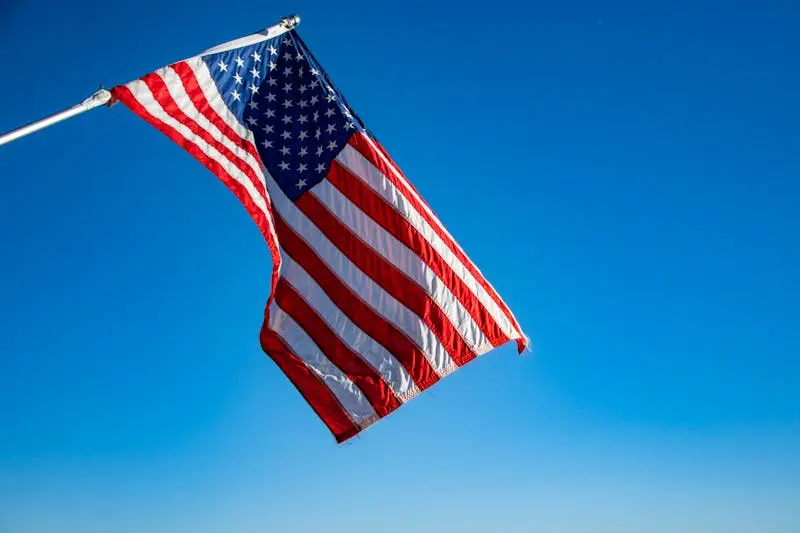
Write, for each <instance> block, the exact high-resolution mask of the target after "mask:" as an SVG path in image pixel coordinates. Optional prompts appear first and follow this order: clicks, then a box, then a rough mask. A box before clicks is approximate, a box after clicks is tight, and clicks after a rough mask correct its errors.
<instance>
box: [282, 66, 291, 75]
mask: <svg viewBox="0 0 800 533" xmlns="http://www.w3.org/2000/svg"><path fill="white" fill-rule="evenodd" d="M291 73H292V67H286V68H285V69H283V75H284V76H288V75H290V74H291Z"/></svg>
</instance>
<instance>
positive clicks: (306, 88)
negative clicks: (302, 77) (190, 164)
mask: <svg viewBox="0 0 800 533" xmlns="http://www.w3.org/2000/svg"><path fill="white" fill-rule="evenodd" d="M297 90H298V91H300V94H303V93H304V92H306V91H307V90H308V87H307V86H306V85H301V86H300V88H299V89H297Z"/></svg>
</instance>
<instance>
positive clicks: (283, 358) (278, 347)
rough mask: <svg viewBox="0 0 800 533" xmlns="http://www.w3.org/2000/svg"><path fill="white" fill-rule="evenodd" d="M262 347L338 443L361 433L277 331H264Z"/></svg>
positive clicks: (331, 393) (315, 375) (325, 387)
mask: <svg viewBox="0 0 800 533" xmlns="http://www.w3.org/2000/svg"><path fill="white" fill-rule="evenodd" d="M261 347H262V349H263V350H264V352H266V354H267V355H269V357H270V358H271V359H272V360H273V361H275V364H277V365H278V368H280V369H281V371H282V372H283V373H284V374H285V375H286V377H288V378H289V381H291V382H292V384H293V385H294V386H295V388H296V389H297V391H298V392H299V393H300V394H301V395H302V396H303V398H305V400H306V402H308V404H309V405H310V406H311V408H312V409H313V410H314V412H315V413H317V416H319V417H320V418H321V419H322V422H323V423H324V424H325V425H326V426H327V427H328V429H329V430H330V432H331V433H333V435H334V437H335V438H336V442H344V441H346V440H347V439H349V438H350V437H353V436H355V435H356V434H358V432H359V431H361V429H360V428H359V427H358V426H356V425H355V423H353V421H352V420H351V419H350V417H349V416H348V415H347V412H346V411H345V409H344V408H343V407H342V406H341V404H340V403H339V400H338V399H337V398H336V396H334V394H333V392H331V390H330V389H329V388H328V387H327V386H326V385H325V383H324V382H323V381H322V380H321V379H320V378H319V376H318V375H317V374H316V373H315V372H314V371H313V370H311V369H310V368H308V366H306V364H305V363H304V362H303V361H302V359H300V358H299V357H297V356H296V355H295V354H294V353H293V352H292V350H291V349H290V348H289V346H288V345H287V344H286V343H285V342H283V340H282V339H281V338H280V337H279V336H278V335H277V334H276V333H275V332H274V331H272V330H270V329H267V328H263V329H262V330H261Z"/></svg>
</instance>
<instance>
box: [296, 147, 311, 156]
mask: <svg viewBox="0 0 800 533" xmlns="http://www.w3.org/2000/svg"><path fill="white" fill-rule="evenodd" d="M297 155H299V156H300V157H305V156H307V155H308V148H306V147H305V146H303V147H301V148H300V152H299V153H298V154H297Z"/></svg>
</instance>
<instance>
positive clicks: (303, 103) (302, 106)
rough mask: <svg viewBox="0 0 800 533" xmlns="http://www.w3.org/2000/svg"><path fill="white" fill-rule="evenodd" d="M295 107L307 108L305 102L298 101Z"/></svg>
mask: <svg viewBox="0 0 800 533" xmlns="http://www.w3.org/2000/svg"><path fill="white" fill-rule="evenodd" d="M297 105H299V106H300V107H301V108H305V107H307V106H308V102H306V101H305V100H300V101H299V102H297Z"/></svg>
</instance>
